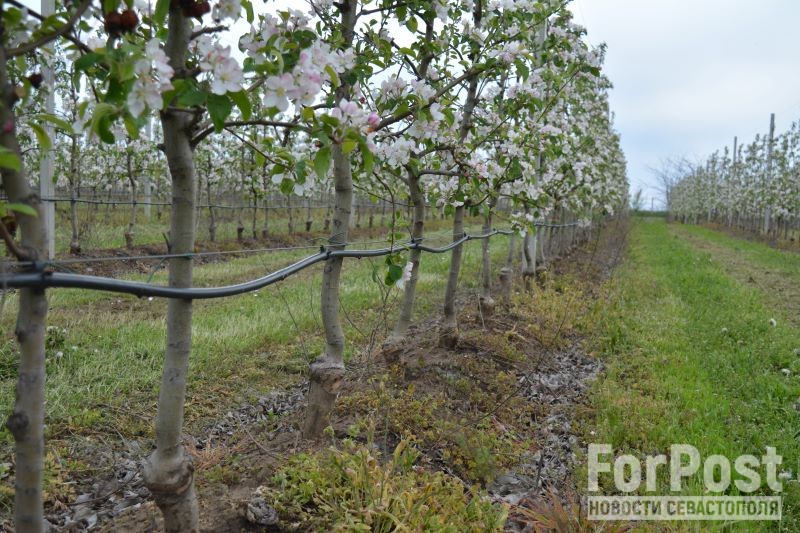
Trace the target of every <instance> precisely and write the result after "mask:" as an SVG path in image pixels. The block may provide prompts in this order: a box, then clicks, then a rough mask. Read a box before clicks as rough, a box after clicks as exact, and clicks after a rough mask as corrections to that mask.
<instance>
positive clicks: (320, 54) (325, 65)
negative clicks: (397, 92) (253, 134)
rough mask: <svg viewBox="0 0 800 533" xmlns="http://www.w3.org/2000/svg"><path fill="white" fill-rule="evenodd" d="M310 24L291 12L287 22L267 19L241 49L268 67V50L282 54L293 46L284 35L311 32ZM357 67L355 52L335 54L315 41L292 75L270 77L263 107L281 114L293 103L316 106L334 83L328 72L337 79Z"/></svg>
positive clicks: (270, 17)
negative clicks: (329, 83)
mask: <svg viewBox="0 0 800 533" xmlns="http://www.w3.org/2000/svg"><path fill="white" fill-rule="evenodd" d="M308 22H309V20H308V18H307V17H306V16H305V15H303V14H302V13H300V12H298V11H293V10H290V16H289V17H288V20H287V21H285V22H284V21H283V20H282V19H277V18H274V17H272V16H271V15H266V16H265V17H264V19H263V20H262V23H261V26H260V27H259V28H250V32H249V33H248V34H246V35H245V36H244V37H242V39H241V40H240V47H241V48H242V50H244V51H245V53H246V54H247V55H248V56H249V57H250V58H251V59H253V61H254V62H255V63H256V64H257V65H262V64H266V63H267V60H268V57H269V56H270V54H268V53H266V51H267V50H266V48H267V46H271V47H274V50H272V52H274V53H281V52H282V51H284V46H286V45H287V44H289V43H290V41H289V40H287V39H286V38H284V37H282V36H281V35H282V34H283V33H284V32H291V31H297V30H301V29H310V28H308ZM276 36H277V37H276ZM268 42H269V43H270V44H269V45H267V43H268ZM354 65H355V53H354V52H353V51H352V50H347V51H332V50H331V48H330V46H329V45H328V44H327V43H325V42H323V41H315V42H314V43H313V44H312V45H311V46H309V47H308V48H306V49H304V50H302V51H301V52H300V55H299V58H298V61H297V64H296V65H294V67H293V68H292V70H291V71H290V72H283V73H281V74H275V75H272V76H269V77H267V79H266V80H265V83H264V95H263V102H264V105H265V106H267V107H274V108H277V109H278V111H280V112H284V111H286V110H288V109H289V103H290V102H293V103H294V104H295V105H296V106H310V105H313V104H314V101H315V100H316V98H317V96H318V95H319V93H320V91H322V88H323V86H324V84H325V83H327V82H330V81H331V75H330V72H329V71H328V69H332V70H333V72H335V73H336V74H337V75H338V74H341V73H342V72H345V71H347V70H349V69H351V68H353V66H354Z"/></svg>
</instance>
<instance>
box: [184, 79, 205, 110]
mask: <svg viewBox="0 0 800 533" xmlns="http://www.w3.org/2000/svg"><path fill="white" fill-rule="evenodd" d="M207 98H208V93H206V92H205V91H201V90H200V89H199V88H198V87H197V86H196V85H193V84H192V85H191V86H189V87H188V88H187V89H186V91H185V92H183V93H182V94H181V95H180V96H178V104H180V105H182V106H186V107H194V106H199V105H203V104H205V103H206V99H207Z"/></svg>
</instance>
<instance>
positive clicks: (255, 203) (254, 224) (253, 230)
mask: <svg viewBox="0 0 800 533" xmlns="http://www.w3.org/2000/svg"><path fill="white" fill-rule="evenodd" d="M250 194H252V195H253V218H252V220H251V221H250V233H251V234H252V235H253V240H254V241H255V240H257V239H258V228H257V225H258V194H256V189H255V187H251V188H250Z"/></svg>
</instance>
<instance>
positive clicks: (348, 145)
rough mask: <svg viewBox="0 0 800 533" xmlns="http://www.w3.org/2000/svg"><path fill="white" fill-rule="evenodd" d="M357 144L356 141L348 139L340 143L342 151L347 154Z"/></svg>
mask: <svg viewBox="0 0 800 533" xmlns="http://www.w3.org/2000/svg"><path fill="white" fill-rule="evenodd" d="M356 146H358V141H353V140H348V141H345V142H343V143H342V152H343V153H345V154H349V153H350V152H352V151H353V150H355V148H356Z"/></svg>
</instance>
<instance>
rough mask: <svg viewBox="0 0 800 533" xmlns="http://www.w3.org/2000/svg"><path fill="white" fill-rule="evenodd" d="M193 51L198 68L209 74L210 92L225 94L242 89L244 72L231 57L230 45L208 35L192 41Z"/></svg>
mask: <svg viewBox="0 0 800 533" xmlns="http://www.w3.org/2000/svg"><path fill="white" fill-rule="evenodd" d="M193 50H194V52H195V53H196V54H197V55H198V59H199V65H200V70H201V71H203V72H208V73H210V74H211V86H210V89H211V92H212V93H214V94H225V93H227V92H234V93H235V92H238V91H241V90H242V83H243V82H244V73H243V72H242V67H241V65H239V62H238V61H236V59H234V58H233V57H231V47H230V46H222V44H220V42H219V41H218V40H216V39H214V38H212V37H210V36H208V35H201V36H200V37H199V38H197V39H196V40H195V41H194V45H193Z"/></svg>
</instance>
